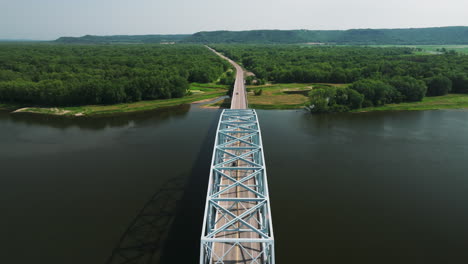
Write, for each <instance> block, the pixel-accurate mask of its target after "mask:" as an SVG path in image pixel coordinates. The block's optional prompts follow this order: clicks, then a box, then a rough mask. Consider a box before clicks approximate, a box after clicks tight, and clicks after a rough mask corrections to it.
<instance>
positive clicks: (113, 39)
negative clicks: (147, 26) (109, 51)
mask: <svg viewBox="0 0 468 264" xmlns="http://www.w3.org/2000/svg"><path fill="white" fill-rule="evenodd" d="M189 36H190V35H115V36H93V35H86V36H82V37H60V38H58V39H57V40H55V42H57V43H63V44H116V43H118V44H135V43H140V44H141V43H147V44H149V43H161V42H179V41H181V40H183V39H185V38H187V37H189Z"/></svg>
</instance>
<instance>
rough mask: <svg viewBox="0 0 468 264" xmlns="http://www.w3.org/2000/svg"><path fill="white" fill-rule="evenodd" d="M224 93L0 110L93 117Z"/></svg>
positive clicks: (2, 108)
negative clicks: (107, 103)
mask: <svg viewBox="0 0 468 264" xmlns="http://www.w3.org/2000/svg"><path fill="white" fill-rule="evenodd" d="M225 94H226V92H225V91H216V92H211V93H206V94H202V95H190V96H185V97H182V98H173V99H161V100H150V101H139V102H133V103H123V104H114V105H83V106H70V107H35V106H27V105H18V104H7V103H0V111H5V112H9V113H10V114H19V113H30V114H40V115H49V116H62V117H95V116H105V115H118V114H125V113H135V112H144V111H150V110H154V109H158V108H166V107H175V106H180V105H185V104H203V103H204V102H208V103H209V102H211V101H213V100H216V99H218V98H220V97H223V96H224V95H225Z"/></svg>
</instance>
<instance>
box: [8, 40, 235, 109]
mask: <svg viewBox="0 0 468 264" xmlns="http://www.w3.org/2000/svg"><path fill="white" fill-rule="evenodd" d="M229 67H230V66H229V64H228V63H227V62H225V61H224V60H222V59H221V58H219V57H218V56H216V55H215V54H213V53H212V52H211V51H209V50H208V49H207V48H205V47H203V46H200V45H156V44H154V45H150V44H148V45H51V44H0V102H3V103H23V104H34V105H44V106H73V105H88V104H115V103H124V102H136V101H140V100H153V99H168V98H179V97H183V96H184V95H185V94H186V92H187V90H188V88H189V83H191V82H199V83H209V82H214V81H216V80H217V79H218V78H219V77H220V76H221V75H222V74H223V73H224V72H225V71H226V70H227V69H228V68H229Z"/></svg>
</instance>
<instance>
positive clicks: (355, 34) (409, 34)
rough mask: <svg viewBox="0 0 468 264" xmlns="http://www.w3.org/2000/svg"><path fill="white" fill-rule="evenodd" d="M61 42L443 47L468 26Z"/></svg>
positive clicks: (459, 39) (465, 36)
mask: <svg viewBox="0 0 468 264" xmlns="http://www.w3.org/2000/svg"><path fill="white" fill-rule="evenodd" d="M56 42H59V43H91V44H92V43H161V42H178V43H204V44H208V43H239V44H294V43H328V44H337V45H379V44H380V45H382V44H394V45H443V44H468V27H439V28H409V29H350V30H250V31H211V32H198V33H195V34H193V35H141V36H123V35H122V36H90V35H87V36H83V37H79V38H74V37H62V38H59V39H57V40H56Z"/></svg>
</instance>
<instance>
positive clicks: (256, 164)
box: [200, 109, 275, 264]
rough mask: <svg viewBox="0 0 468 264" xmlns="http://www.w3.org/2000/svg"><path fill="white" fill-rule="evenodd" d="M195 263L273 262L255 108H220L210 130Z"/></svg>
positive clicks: (272, 242)
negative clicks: (215, 124)
mask: <svg viewBox="0 0 468 264" xmlns="http://www.w3.org/2000/svg"><path fill="white" fill-rule="evenodd" d="M216 133H217V134H216V139H215V146H214V150H213V158H212V164H211V172H210V178H209V185H208V193H207V200H206V206H205V216H204V220H203V221H204V224H203V231H202V237H201V249H200V263H201V264H208V263H210V264H211V263H216V264H234V263H244V264H260V263H261V264H274V262H275V256H274V237H273V226H272V220H271V212H270V200H269V195H268V182H267V174H266V166H265V158H264V155H263V145H262V136H261V132H260V126H259V123H258V118H257V113H256V112H255V110H252V109H247V110H232V109H230V110H224V111H223V112H222V114H221V118H220V120H219V124H218V130H217V132H216Z"/></svg>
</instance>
